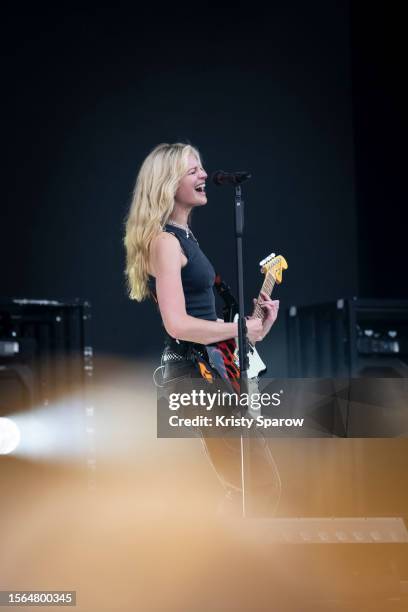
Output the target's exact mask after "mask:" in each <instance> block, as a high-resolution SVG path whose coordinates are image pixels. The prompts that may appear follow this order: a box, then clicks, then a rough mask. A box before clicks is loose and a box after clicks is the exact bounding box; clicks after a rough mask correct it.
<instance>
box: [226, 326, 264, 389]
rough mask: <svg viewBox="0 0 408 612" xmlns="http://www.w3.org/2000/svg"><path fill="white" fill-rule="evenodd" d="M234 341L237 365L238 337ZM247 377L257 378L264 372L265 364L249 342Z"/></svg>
mask: <svg viewBox="0 0 408 612" xmlns="http://www.w3.org/2000/svg"><path fill="white" fill-rule="evenodd" d="M238 318H239V317H238V315H237V314H236V315H235V317H234V323H236V322H237V321H238ZM235 343H236V345H237V348H236V350H235V355H234V359H235V362H236V363H237V365H238V364H239V352H238V351H239V349H238V338H235ZM248 362H249V364H248V370H247V372H248V378H249V379H252V378H258V377H259V376H261V375H262V374H264V373H265V372H266V365H265V364H264V362H263V361H262V359H261V358H260V356H259V353H258V351H257V350H256V348H255V347H254V346H252V344H249V353H248Z"/></svg>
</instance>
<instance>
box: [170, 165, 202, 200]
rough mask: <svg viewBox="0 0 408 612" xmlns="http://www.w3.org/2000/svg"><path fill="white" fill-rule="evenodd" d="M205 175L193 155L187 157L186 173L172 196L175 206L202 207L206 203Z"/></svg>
mask: <svg viewBox="0 0 408 612" xmlns="http://www.w3.org/2000/svg"><path fill="white" fill-rule="evenodd" d="M206 178H207V174H206V172H205V170H204V168H202V167H201V166H200V162H199V161H198V159H197V158H196V156H195V155H192V154H190V155H189V157H188V166H187V172H186V173H185V175H184V176H183V178H182V179H181V181H180V183H179V186H178V188H177V191H176V195H175V196H174V200H175V202H176V204H181V205H183V206H203V205H204V204H206V203H207V196H206V193H205V181H206Z"/></svg>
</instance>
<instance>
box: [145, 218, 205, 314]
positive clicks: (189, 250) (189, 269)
mask: <svg viewBox="0 0 408 612" xmlns="http://www.w3.org/2000/svg"><path fill="white" fill-rule="evenodd" d="M164 231H165V232H168V233H170V234H173V235H174V236H175V237H176V238H177V240H178V241H179V242H180V246H181V248H182V250H183V253H184V255H185V256H186V257H187V264H186V265H185V266H184V267H183V268H181V282H182V284H183V291H184V297H185V300H186V311H187V314H189V315H191V316H192V317H197V318H198V319H206V320H207V321H216V320H217V313H216V310H215V297H214V291H213V286H214V280H215V270H214V268H213V267H212V265H211V263H210V261H209V260H208V259H207V257H206V256H205V255H204V253H203V252H202V250H201V249H200V247H199V245H198V242H197V240H196V239H195V238H194V236H193V235H192V234H191V232H189V236H188V238H187V233H186V231H185V230H184V229H182V228H180V227H176V226H174V225H166V226H165V227H164ZM149 287H150V288H151V289H152V290H153V291H155V288H156V279H155V278H154V277H149Z"/></svg>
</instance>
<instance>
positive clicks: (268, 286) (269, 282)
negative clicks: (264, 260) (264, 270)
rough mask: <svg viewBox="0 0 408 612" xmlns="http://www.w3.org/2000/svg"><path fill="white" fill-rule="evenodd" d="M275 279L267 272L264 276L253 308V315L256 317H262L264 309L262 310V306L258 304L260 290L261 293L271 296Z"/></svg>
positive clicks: (260, 298) (260, 299)
mask: <svg viewBox="0 0 408 612" xmlns="http://www.w3.org/2000/svg"><path fill="white" fill-rule="evenodd" d="M275 282H276V281H275V279H274V277H273V276H272V274H270V273H268V274H267V275H266V276H265V280H264V282H263V285H262V287H261V291H260V292H259V295H258V299H257V300H256V306H255V310H254V316H255V317H258V319H263V317H264V311H263V310H262V308H261V307H260V305H259V302H261V301H262V296H261V292H263V293H267V294H268V295H269V296H271V294H272V291H273V288H274V286H275Z"/></svg>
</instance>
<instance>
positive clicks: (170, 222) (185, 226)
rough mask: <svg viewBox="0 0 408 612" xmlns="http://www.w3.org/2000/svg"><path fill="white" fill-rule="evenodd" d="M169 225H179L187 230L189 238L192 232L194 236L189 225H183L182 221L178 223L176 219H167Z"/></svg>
mask: <svg viewBox="0 0 408 612" xmlns="http://www.w3.org/2000/svg"><path fill="white" fill-rule="evenodd" d="M167 223H168V224H169V225H174V227H178V228H180V229H182V230H184V231H185V232H186V237H187V238H188V237H189V236H190V234H191V235H192V236H193V233H192V231H191V230H190V228H189V227H188V225H181V223H176V222H175V221H171V220H170V221H167Z"/></svg>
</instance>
